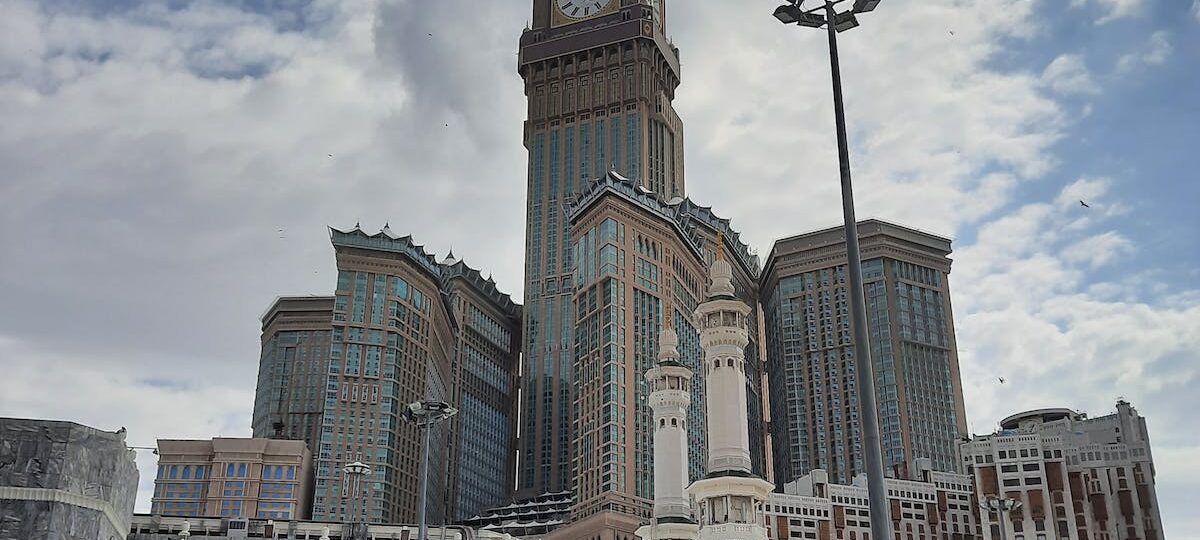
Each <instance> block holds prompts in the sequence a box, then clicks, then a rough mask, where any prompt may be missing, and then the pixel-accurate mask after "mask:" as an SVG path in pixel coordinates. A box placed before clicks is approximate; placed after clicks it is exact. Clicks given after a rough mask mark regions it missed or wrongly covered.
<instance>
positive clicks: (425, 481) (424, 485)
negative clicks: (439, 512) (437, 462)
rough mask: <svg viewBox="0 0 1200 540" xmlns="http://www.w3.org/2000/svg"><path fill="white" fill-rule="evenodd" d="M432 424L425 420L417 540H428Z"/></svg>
mask: <svg viewBox="0 0 1200 540" xmlns="http://www.w3.org/2000/svg"><path fill="white" fill-rule="evenodd" d="M431 429H433V422H430V421H429V419H428V418H426V420H425V449H424V450H422V451H421V503H420V505H419V506H418V507H417V540H428V538H429V530H428V529H427V528H426V527H425V505H426V502H425V498H426V497H427V496H428V490H429V431H430V430H431Z"/></svg>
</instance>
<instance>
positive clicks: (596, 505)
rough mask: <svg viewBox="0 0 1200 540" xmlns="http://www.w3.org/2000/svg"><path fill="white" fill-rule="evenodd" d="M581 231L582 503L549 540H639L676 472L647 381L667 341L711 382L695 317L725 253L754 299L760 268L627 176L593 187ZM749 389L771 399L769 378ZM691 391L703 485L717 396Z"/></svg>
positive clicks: (691, 214) (736, 244)
mask: <svg viewBox="0 0 1200 540" xmlns="http://www.w3.org/2000/svg"><path fill="white" fill-rule="evenodd" d="M570 221H571V225H572V227H571V234H572V243H573V245H574V256H573V261H574V269H573V277H574V279H575V282H576V285H577V290H576V291H575V294H574V296H573V300H574V306H573V307H574V315H575V322H574V329H575V336H574V354H573V356H572V359H573V363H572V369H573V370H574V373H575V374H576V377H575V380H574V384H573V385H572V390H573V393H574V396H575V399H574V401H573V403H571V405H570V409H569V413H570V414H571V418H572V422H573V430H572V432H571V433H570V438H569V439H568V443H569V446H570V448H571V454H570V456H571V464H572V467H571V485H572V489H571V491H572V493H573V494H574V499H575V504H574V506H573V509H572V512H571V518H570V519H571V523H570V524H569V525H568V526H566V527H563V528H560V529H556V530H555V531H553V533H552V534H551V535H550V536H548V537H547V538H548V540H568V539H569V540H575V539H578V538H589V539H600V540H620V539H628V538H632V537H633V536H634V534H635V533H636V531H637V530H638V528H639V527H640V526H642V525H644V524H646V523H647V522H649V521H651V519H652V518H653V517H654V513H655V499H656V493H657V489H658V483H659V480H658V474H659V472H660V471H661V470H662V467H667V466H671V467H673V466H674V465H671V464H673V463H676V461H675V460H670V461H668V462H666V463H667V464H663V461H662V460H659V459H657V456H658V452H659V447H658V445H657V444H656V442H655V441H656V439H655V437H656V436H657V428H656V427H655V426H656V424H655V421H656V420H655V411H654V410H652V405H651V404H652V403H653V397H652V394H653V390H652V388H651V384H650V381H648V380H647V379H646V378H645V374H646V373H647V372H648V371H650V370H651V369H652V368H655V367H656V366H657V365H658V364H659V356H660V352H661V350H662V346H663V344H662V343H660V342H659V340H660V335H663V334H662V332H663V331H664V330H666V329H670V330H672V331H674V337H675V338H676V341H677V345H675V349H676V350H677V351H678V353H679V354H678V360H679V363H681V364H683V365H684V366H685V367H686V368H687V369H689V370H691V371H692V372H693V373H700V370H701V364H700V362H701V358H702V356H703V352H702V349H701V338H700V329H699V328H698V327H697V326H696V324H695V320H694V319H693V317H692V314H693V312H694V311H695V310H696V308H697V306H698V305H699V303H700V302H703V301H704V298H705V283H706V279H705V274H706V272H707V270H706V269H707V267H708V264H709V262H710V261H711V260H713V258H714V257H715V255H714V254H715V253H716V252H717V250H718V249H719V248H718V247H717V246H718V245H720V246H723V249H725V250H726V251H727V252H729V253H731V254H732V257H731V258H732V259H733V262H734V263H735V266H734V267H732V269H731V274H733V276H734V279H735V280H737V281H738V282H744V283H748V284H750V288H749V289H747V290H748V291H751V292H752V291H753V284H754V283H756V279H755V276H757V271H758V267H757V261H756V260H755V258H754V257H753V256H752V255H750V253H749V248H748V247H747V246H746V245H745V244H742V243H741V242H740V241H739V240H738V235H737V233H736V232H734V231H732V230H731V229H730V228H729V222H728V220H723V219H719V218H716V217H715V216H713V215H712V213H711V211H710V210H708V209H707V208H704V207H700V206H698V205H696V204H694V203H692V202H691V201H688V200H687V199H682V198H680V199H673V200H670V201H666V202H663V201H662V200H660V199H659V198H658V197H656V194H654V193H652V192H650V191H649V190H647V189H645V188H644V187H643V186H640V185H638V184H636V183H635V181H633V180H630V179H627V178H624V177H623V176H621V175H619V174H618V173H615V172H609V173H608V174H606V175H605V176H604V177H603V178H601V179H598V180H597V181H596V182H594V183H593V184H592V188H591V189H590V190H589V191H588V192H587V193H586V194H584V195H583V196H582V197H581V198H580V199H579V201H578V202H577V204H576V205H574V206H573V207H571V209H570ZM752 301H753V300H751V302H752ZM746 303H749V302H746ZM747 322H749V321H747ZM757 343H759V341H757V340H754V339H750V337H749V336H747V344H746V345H745V347H744V349H745V350H744V351H743V358H745V357H746V356H748V355H749V354H752V353H754V352H757V351H755V350H754V348H755V347H756V344H757ZM755 357H756V358H757V356H755ZM742 382H743V385H744V386H745V388H744V389H743V391H742V395H743V396H748V395H756V396H757V395H758V394H759V390H758V381H757V379H753V380H750V381H747V380H743V381H742ZM688 386H689V388H690V390H691V401H690V403H689V405H688V406H687V407H686V422H687V426H688V429H687V430H686V436H687V444H686V445H684V449H685V450H686V452H687V457H688V459H687V463H688V471H687V476H686V477H685V478H686V479H687V480H688V481H693V480H698V479H700V478H702V477H703V476H704V472H705V470H704V464H705V462H706V460H707V458H708V452H707V448H708V446H707V444H706V442H707V436H708V435H707V429H706V421H705V414H704V396H705V395H706V394H705V385H704V379H703V378H699V377H696V378H694V379H692V380H691V381H690V382H689V384H688ZM750 401H754V400H743V401H742V407H743V409H742V417H743V420H742V422H743V424H742V425H743V426H745V424H746V417H750V416H753V415H754V413H755V412H757V411H760V410H761V408H753V407H751V403H750ZM755 405H757V403H755ZM668 424H669V420H668ZM756 432H757V433H760V434H761V432H762V430H761V429H758V430H756ZM751 453H752V454H753V452H751ZM751 461H753V460H751ZM760 461H761V460H760ZM660 464H662V465H660ZM756 468H757V467H756Z"/></svg>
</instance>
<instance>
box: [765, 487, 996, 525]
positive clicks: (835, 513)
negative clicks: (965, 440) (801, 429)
mask: <svg viewBox="0 0 1200 540" xmlns="http://www.w3.org/2000/svg"><path fill="white" fill-rule="evenodd" d="M914 476H917V477H918V478H919V479H918V480H896V479H888V480H887V499H888V506H889V517H890V518H891V522H892V530H893V531H895V532H896V534H897V535H899V536H898V537H899V538H901V539H911V540H971V539H977V538H979V536H978V525H977V521H976V518H975V508H976V504H975V500H974V498H973V497H972V489H971V477H969V476H966V475H961V474H953V473H943V472H934V471H924V470H922V471H917V472H916V473H915V474H914ZM783 491H784V492H783V493H772V494H771V497H770V499H769V500H768V501H767V525H768V529H769V533H770V536H769V538H770V539H771V540H788V539H793V538H805V539H810V540H868V539H869V538H870V535H871V523H870V521H871V517H870V516H871V513H870V508H868V503H867V486H866V477H865V476H860V477H858V478H857V479H856V480H855V482H854V484H851V485H840V484H831V483H829V475H828V474H826V473H825V471H823V470H820V469H817V470H814V471H812V472H811V473H810V474H808V475H805V476H804V477H802V478H799V479H797V480H795V481H793V482H789V483H787V484H785V485H784V489H783Z"/></svg>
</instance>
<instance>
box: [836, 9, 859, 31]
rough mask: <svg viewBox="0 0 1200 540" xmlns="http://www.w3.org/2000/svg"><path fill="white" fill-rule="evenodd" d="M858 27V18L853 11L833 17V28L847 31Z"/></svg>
mask: <svg viewBox="0 0 1200 540" xmlns="http://www.w3.org/2000/svg"><path fill="white" fill-rule="evenodd" d="M856 27H858V18H857V17H855V16H854V12H853V11H847V12H845V13H838V14H837V15H836V16H834V18H833V29H834V30H837V31H838V32H845V31H846V30H849V29H851V28H856Z"/></svg>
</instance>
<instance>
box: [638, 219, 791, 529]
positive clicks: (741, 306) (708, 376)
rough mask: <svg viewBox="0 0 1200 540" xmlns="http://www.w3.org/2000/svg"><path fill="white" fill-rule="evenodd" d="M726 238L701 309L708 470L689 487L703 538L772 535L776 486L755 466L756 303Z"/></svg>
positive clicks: (698, 323)
mask: <svg viewBox="0 0 1200 540" xmlns="http://www.w3.org/2000/svg"><path fill="white" fill-rule="evenodd" d="M722 242H723V239H720V238H718V240H717V246H718V247H717V250H718V251H717V259H716V260H715V261H713V263H712V266H710V267H709V279H710V280H711V283H710V285H709V288H708V299H707V300H706V301H705V302H704V303H703V304H700V305H699V306H698V307H697V308H696V314H695V317H696V326H697V327H698V328H699V329H700V347H701V348H703V349H704V360H703V365H704V377H705V379H704V381H705V389H704V394H705V402H704V410H705V414H706V416H707V418H708V463H707V472H708V474H707V475H706V476H705V478H704V479H703V480H699V481H697V482H696V483H694V484H692V485H691V486H690V487H688V493H690V494H691V495H692V497H694V498H695V499H696V502H697V505H698V506H699V515H698V516H697V517H698V519H699V522H700V540H767V528H766V517H765V515H764V513H763V510H764V508H763V505H764V504H766V501H767V496H768V495H769V494H770V493H771V490H772V489H773V488H774V487H775V486H774V485H773V484H771V483H770V482H767V481H766V480H763V479H762V478H759V477H757V476H754V474H753V473H752V472H751V470H750V434H749V430H748V418H747V413H746V354H745V349H746V345H748V344H749V343H750V338H749V334H748V332H749V329H748V328H749V326H748V324H747V317H749V316H750V306H747V305H746V304H745V303H744V302H742V301H741V300H738V298H737V297H736V296H734V288H733V268H732V267H731V266H730V265H729V263H728V262H726V261H725V257H724V251H723V245H722ZM656 442H657V441H656Z"/></svg>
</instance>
